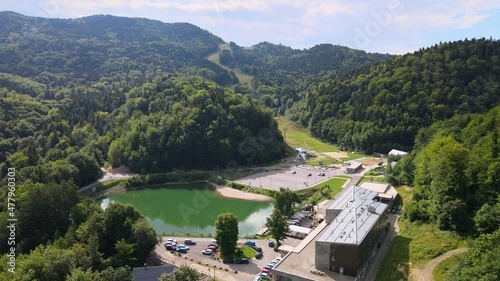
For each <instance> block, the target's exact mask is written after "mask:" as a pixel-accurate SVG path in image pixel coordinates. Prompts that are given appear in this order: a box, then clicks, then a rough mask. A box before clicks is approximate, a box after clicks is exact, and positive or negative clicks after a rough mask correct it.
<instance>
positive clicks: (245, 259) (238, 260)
mask: <svg viewBox="0 0 500 281" xmlns="http://www.w3.org/2000/svg"><path fill="white" fill-rule="evenodd" d="M234 263H237V264H241V263H243V264H246V263H250V261H249V260H248V259H247V258H241V259H235V260H234Z"/></svg>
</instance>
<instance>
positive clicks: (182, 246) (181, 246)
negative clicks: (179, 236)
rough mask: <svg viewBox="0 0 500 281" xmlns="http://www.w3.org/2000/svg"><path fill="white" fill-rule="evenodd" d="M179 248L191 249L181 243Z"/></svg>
mask: <svg viewBox="0 0 500 281" xmlns="http://www.w3.org/2000/svg"><path fill="white" fill-rule="evenodd" d="M177 248H184V249H186V250H189V247H188V246H186V245H184V244H180V245H179V246H177Z"/></svg>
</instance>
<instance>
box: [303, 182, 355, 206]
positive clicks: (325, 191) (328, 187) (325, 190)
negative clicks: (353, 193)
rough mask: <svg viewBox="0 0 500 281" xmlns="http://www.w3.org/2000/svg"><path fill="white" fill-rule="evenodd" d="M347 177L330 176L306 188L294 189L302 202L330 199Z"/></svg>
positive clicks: (313, 202)
mask: <svg viewBox="0 0 500 281" xmlns="http://www.w3.org/2000/svg"><path fill="white" fill-rule="evenodd" d="M346 180H348V178H347V179H346V178H331V179H329V180H328V181H326V182H324V183H320V184H318V185H315V186H313V187H311V188H308V189H302V190H299V191H295V193H296V194H297V195H298V196H299V198H300V199H301V201H302V202H307V203H310V204H317V203H319V202H321V201H323V200H325V199H332V198H333V197H334V196H335V195H337V193H339V192H340V191H341V190H342V185H344V183H345V182H346Z"/></svg>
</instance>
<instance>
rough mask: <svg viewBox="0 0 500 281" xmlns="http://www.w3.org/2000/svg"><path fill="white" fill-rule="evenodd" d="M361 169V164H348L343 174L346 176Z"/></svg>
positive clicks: (353, 162)
mask: <svg viewBox="0 0 500 281" xmlns="http://www.w3.org/2000/svg"><path fill="white" fill-rule="evenodd" d="M361 168H363V164H361V163H360V162H357V161H352V162H348V166H346V167H345V172H346V173H348V174H354V173H357V172H358V171H359V170H361Z"/></svg>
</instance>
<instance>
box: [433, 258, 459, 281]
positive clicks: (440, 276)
mask: <svg viewBox="0 0 500 281" xmlns="http://www.w3.org/2000/svg"><path fill="white" fill-rule="evenodd" d="M465 255H466V253H463V254H459V255H456V256H452V257H450V258H448V259H445V260H444V261H442V262H440V263H439V264H438V265H437V266H436V267H435V268H434V271H433V272H432V277H434V281H449V280H451V274H452V273H453V271H454V270H455V269H457V268H458V267H459V266H460V265H461V264H462V263H463V262H464V259H465Z"/></svg>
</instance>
